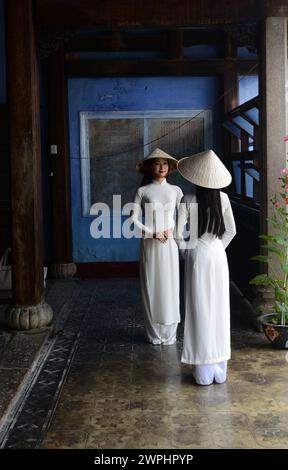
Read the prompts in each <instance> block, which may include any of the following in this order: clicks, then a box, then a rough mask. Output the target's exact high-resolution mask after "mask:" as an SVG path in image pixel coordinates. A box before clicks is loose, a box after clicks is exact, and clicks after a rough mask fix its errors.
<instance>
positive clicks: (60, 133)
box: [48, 48, 72, 263]
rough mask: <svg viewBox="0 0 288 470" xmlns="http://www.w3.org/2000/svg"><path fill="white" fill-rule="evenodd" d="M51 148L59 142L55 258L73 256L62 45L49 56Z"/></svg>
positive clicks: (53, 159)
mask: <svg viewBox="0 0 288 470" xmlns="http://www.w3.org/2000/svg"><path fill="white" fill-rule="evenodd" d="M48 76H49V79H48V106H49V126H48V128H49V132H48V137H49V148H50V146H51V145H56V146H57V155H51V154H49V157H48V158H49V159H50V163H51V165H50V167H51V170H52V172H51V173H52V174H51V179H50V181H51V189H52V218H53V220H52V234H53V235H52V237H53V258H54V259H53V262H54V263H67V262H70V261H71V259H72V239H71V233H72V227H71V204H70V199H71V190H70V158H69V144H68V123H67V86H66V79H65V76H64V52H63V49H62V48H60V49H59V50H58V51H57V52H56V53H55V54H53V55H51V56H50V59H49V73H48Z"/></svg>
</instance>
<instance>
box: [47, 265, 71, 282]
mask: <svg viewBox="0 0 288 470" xmlns="http://www.w3.org/2000/svg"><path fill="white" fill-rule="evenodd" d="M76 271H77V266H76V264H75V263H55V264H51V265H50V266H49V276H51V277H52V279H71V278H72V277H73V276H74V274H76Z"/></svg>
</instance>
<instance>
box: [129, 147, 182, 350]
mask: <svg viewBox="0 0 288 470" xmlns="http://www.w3.org/2000/svg"><path fill="white" fill-rule="evenodd" d="M176 164H177V161H176V160H175V159H174V158H172V157H171V156H170V155H168V154H166V153H165V152H162V151H161V150H159V149H156V150H155V151H154V152H153V153H152V154H151V155H149V156H148V157H147V158H146V159H145V160H144V161H143V163H142V164H141V167H140V168H141V171H142V172H143V173H146V174H147V173H148V174H151V178H150V179H151V182H150V183H149V184H146V185H145V186H141V187H140V188H138V190H137V192H136V196H135V200H134V210H133V215H132V221H133V222H134V224H135V225H136V226H137V227H138V228H139V229H141V231H142V240H141V255H140V285H141V293H142V300H143V307H144V325H145V333H146V337H147V340H148V341H149V342H150V343H152V344H154V345H156V344H164V345H170V344H174V343H175V341H176V333H177V325H178V323H179V321H180V312H179V255H178V247H177V244H176V242H175V240H174V238H173V232H174V226H175V209H176V208H177V206H178V205H179V203H180V201H181V198H182V196H183V193H182V191H181V189H180V188H179V187H178V186H175V185H171V184H169V183H168V182H167V180H166V176H168V175H169V173H170V172H171V170H173V167H174V168H175V167H176ZM145 206H146V207H145ZM143 209H144V214H145V223H142V222H141V221H140V216H141V215H142V210H143ZM148 212H149V213H148Z"/></svg>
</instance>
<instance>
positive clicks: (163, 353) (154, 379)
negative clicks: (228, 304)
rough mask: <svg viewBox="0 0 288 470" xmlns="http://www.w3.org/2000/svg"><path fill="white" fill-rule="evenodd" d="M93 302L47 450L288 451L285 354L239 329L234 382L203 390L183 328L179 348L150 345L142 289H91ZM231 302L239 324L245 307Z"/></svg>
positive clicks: (105, 284) (129, 283) (110, 284)
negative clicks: (186, 357)
mask: <svg viewBox="0 0 288 470" xmlns="http://www.w3.org/2000/svg"><path fill="white" fill-rule="evenodd" d="M83 285H84V283H83ZM88 294H89V295H90V296H91V299H90V302H89V305H90V307H89V314H88V316H87V317H86V320H85V321H83V322H82V327H81V335H80V339H79V343H78V348H77V350H76V353H75V355H74V359H73V361H72V365H71V368H70V372H69V374H68V375H67V379H66V383H65V385H64V386H63V388H62V391H61V394H60V398H59V401H58V404H57V408H56V410H55V414H54V417H53V419H52V422H51V425H50V428H49V430H48V431H47V433H46V435H45V438H44V440H43V442H42V447H43V448H94V449H99V448H122V449H126V448H139V449H141V448H142V449H143V448H172V449H174V448H175V449H176V448H261V449H262V448H287V447H288V393H287V389H288V362H287V360H288V358H287V353H286V352H285V351H283V350H282V351H276V350H272V349H271V347H270V345H269V344H268V342H266V340H265V339H264V338H263V337H262V334H259V333H255V332H254V331H252V330H250V329H247V327H246V328H245V327H243V326H241V325H238V321H236V322H235V321H233V328H232V339H233V353H232V360H231V361H230V362H229V377H228V381H227V382H226V383H225V384H222V385H216V384H215V385H212V386H208V387H201V386H197V385H195V384H194V382H193V380H192V377H191V372H190V367H189V366H186V365H185V366H184V365H181V364H180V362H179V358H180V352H181V338H182V334H181V328H180V330H179V341H178V344H177V345H176V346H166V347H161V346H151V345H149V344H147V343H146V342H145V339H144V335H143V322H142V311H141V301H140V294H139V285H138V281H137V280H134V279H118V280H99V281H90V282H88V281H86V283H85V295H86V297H87V295H88ZM79 295H80V296H81V289H80V291H79ZM235 295H236V294H234V296H233V299H232V301H233V308H232V310H233V315H234V316H233V318H234V317H237V319H239V316H240V315H241V308H245V307H244V306H243V305H242V304H241V299H239V298H237V297H235ZM80 305H81V302H80ZM243 315H244V312H243Z"/></svg>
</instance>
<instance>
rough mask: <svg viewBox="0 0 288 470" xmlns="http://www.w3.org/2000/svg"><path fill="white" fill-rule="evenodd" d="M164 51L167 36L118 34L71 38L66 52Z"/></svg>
mask: <svg viewBox="0 0 288 470" xmlns="http://www.w3.org/2000/svg"><path fill="white" fill-rule="evenodd" d="M155 50H156V51H162V52H166V50H167V35H166V34H163V35H160V34H158V35H156V34H152V35H149V36H147V35H146V36H138V35H137V36H135V35H133V36H132V35H127V34H124V33H121V32H118V34H116V33H113V34H111V35H107V34H106V35H105V36H103V35H102V36H98V37H93V38H90V37H88V38H87V37H82V38H80V37H78V38H71V39H70V40H69V41H68V42H67V46H66V51H68V52H69V51H70V52H122V51H123V52H125V51H131V52H133V51H139V52H141V51H155Z"/></svg>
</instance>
